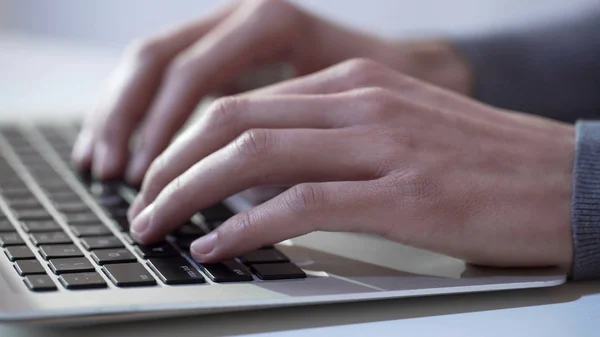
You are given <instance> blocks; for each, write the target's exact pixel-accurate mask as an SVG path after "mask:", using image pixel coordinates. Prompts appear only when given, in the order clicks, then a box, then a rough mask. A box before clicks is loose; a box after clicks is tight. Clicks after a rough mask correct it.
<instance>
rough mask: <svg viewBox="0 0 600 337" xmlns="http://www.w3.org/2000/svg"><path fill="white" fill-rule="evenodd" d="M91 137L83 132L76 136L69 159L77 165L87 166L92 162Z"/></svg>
mask: <svg viewBox="0 0 600 337" xmlns="http://www.w3.org/2000/svg"><path fill="white" fill-rule="evenodd" d="M92 150H93V146H92V135H91V133H89V132H86V131H83V132H81V133H80V134H79V136H77V141H76V142H75V146H74V147H73V153H72V155H71V159H72V160H73V162H75V163H76V164H78V165H85V166H87V165H89V164H90V163H91V161H92Z"/></svg>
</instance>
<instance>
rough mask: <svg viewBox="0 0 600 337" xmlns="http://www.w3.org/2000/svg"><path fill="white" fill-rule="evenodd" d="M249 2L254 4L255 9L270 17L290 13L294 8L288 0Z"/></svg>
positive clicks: (255, 0)
mask: <svg viewBox="0 0 600 337" xmlns="http://www.w3.org/2000/svg"><path fill="white" fill-rule="evenodd" d="M247 3H248V4H249V5H250V6H252V8H253V10H254V11H256V12H258V13H261V14H264V15H265V16H269V17H273V15H281V14H283V13H289V12H291V11H292V9H293V8H294V7H293V6H292V5H291V4H289V3H288V2H287V1H283V0H254V1H248V2H247Z"/></svg>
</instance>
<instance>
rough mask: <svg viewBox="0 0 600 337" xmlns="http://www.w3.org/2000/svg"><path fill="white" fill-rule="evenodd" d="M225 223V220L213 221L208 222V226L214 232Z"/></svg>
mask: <svg viewBox="0 0 600 337" xmlns="http://www.w3.org/2000/svg"><path fill="white" fill-rule="evenodd" d="M224 222H225V220H213V221H208V222H206V226H207V227H208V228H209V229H210V230H211V231H214V230H215V229H217V228H219V226H221V225H222V224H223V223H224Z"/></svg>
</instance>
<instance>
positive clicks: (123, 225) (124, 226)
mask: <svg viewBox="0 0 600 337" xmlns="http://www.w3.org/2000/svg"><path fill="white" fill-rule="evenodd" d="M113 221H114V222H115V223H116V224H117V227H119V229H120V230H121V232H129V220H127V217H119V218H113Z"/></svg>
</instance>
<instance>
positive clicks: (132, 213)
mask: <svg viewBox="0 0 600 337" xmlns="http://www.w3.org/2000/svg"><path fill="white" fill-rule="evenodd" d="M142 199H143V198H142V197H141V196H140V195H138V196H137V197H136V198H135V200H133V202H132V203H131V206H129V210H128V211H127V219H129V222H133V219H135V217H137V216H138V214H139V213H140V212H141V211H142V210H143V209H144V207H146V204H145V203H144V200H142Z"/></svg>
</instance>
